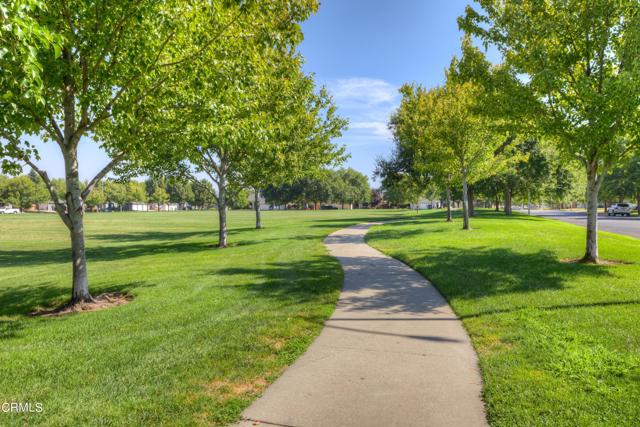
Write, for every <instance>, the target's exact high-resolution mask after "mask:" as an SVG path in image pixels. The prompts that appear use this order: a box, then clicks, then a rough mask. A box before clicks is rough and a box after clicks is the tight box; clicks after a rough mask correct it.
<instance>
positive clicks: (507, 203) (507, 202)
mask: <svg viewBox="0 0 640 427" xmlns="http://www.w3.org/2000/svg"><path fill="white" fill-rule="evenodd" d="M512 212H513V210H512V208H511V189H510V188H508V187H507V188H506V189H505V190H504V213H505V215H511V213H512Z"/></svg>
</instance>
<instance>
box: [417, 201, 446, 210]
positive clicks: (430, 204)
mask: <svg viewBox="0 0 640 427" xmlns="http://www.w3.org/2000/svg"><path fill="white" fill-rule="evenodd" d="M441 207H442V206H441V204H440V200H429V199H420V200H418V202H417V203H411V209H416V210H419V209H439V208H441Z"/></svg>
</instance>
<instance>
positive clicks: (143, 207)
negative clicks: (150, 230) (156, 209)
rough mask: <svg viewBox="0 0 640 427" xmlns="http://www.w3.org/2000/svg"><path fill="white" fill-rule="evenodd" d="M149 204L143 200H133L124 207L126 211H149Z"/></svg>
mask: <svg viewBox="0 0 640 427" xmlns="http://www.w3.org/2000/svg"><path fill="white" fill-rule="evenodd" d="M149 206H150V205H149V204H147V203H143V202H131V203H125V205H124V206H123V208H124V210H125V211H133V212H147V211H148V210H149Z"/></svg>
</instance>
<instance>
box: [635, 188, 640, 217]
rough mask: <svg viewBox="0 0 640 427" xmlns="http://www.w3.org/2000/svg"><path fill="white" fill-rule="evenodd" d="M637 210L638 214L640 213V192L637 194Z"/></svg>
mask: <svg viewBox="0 0 640 427" xmlns="http://www.w3.org/2000/svg"><path fill="white" fill-rule="evenodd" d="M636 210H637V211H638V215H640V193H637V194H636Z"/></svg>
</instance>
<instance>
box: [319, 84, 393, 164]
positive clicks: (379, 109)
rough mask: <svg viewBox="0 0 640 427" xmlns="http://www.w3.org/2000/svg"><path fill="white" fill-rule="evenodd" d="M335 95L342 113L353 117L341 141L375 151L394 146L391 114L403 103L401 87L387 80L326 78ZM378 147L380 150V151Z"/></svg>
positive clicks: (341, 114) (356, 147)
mask: <svg viewBox="0 0 640 427" xmlns="http://www.w3.org/2000/svg"><path fill="white" fill-rule="evenodd" d="M324 84H325V85H326V86H327V88H328V89H329V92H330V93H331V94H332V95H333V98H334V101H335V103H336V105H337V107H338V114H339V115H340V116H342V117H345V118H347V119H349V129H348V130H347V131H346V132H345V133H344V135H343V136H342V138H340V140H339V142H340V143H342V144H345V145H346V146H347V150H348V151H349V148H352V149H355V150H360V153H361V154H360V155H362V152H363V151H362V150H365V151H366V150H373V151H372V152H376V153H379V150H380V149H382V148H385V147H386V149H389V148H390V147H391V146H392V141H393V135H392V134H391V131H390V130H389V129H388V127H387V123H388V122H389V117H390V116H391V114H392V113H393V111H394V110H395V109H396V108H397V107H398V104H399V103H400V94H399V93H398V87H397V86H395V85H393V84H392V83H389V82H387V81H385V80H380V79H373V78H367V77H351V78H342V79H336V80H330V81H325V82H324ZM376 150H377V151H376Z"/></svg>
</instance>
